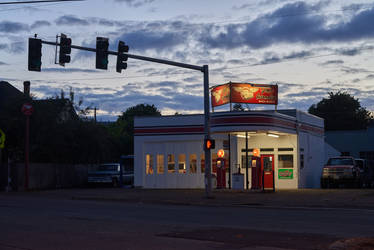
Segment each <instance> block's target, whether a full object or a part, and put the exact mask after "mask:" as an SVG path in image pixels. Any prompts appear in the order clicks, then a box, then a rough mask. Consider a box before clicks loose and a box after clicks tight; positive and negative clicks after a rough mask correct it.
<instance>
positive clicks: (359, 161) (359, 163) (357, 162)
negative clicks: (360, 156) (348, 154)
mask: <svg viewBox="0 0 374 250" xmlns="http://www.w3.org/2000/svg"><path fill="white" fill-rule="evenodd" d="M355 162H356V165H357V166H358V167H359V168H360V169H364V161H362V160H356V161H355Z"/></svg>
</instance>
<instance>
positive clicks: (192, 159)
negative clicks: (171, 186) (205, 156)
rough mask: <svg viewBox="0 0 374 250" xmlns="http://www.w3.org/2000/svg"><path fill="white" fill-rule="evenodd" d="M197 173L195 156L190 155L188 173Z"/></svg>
mask: <svg viewBox="0 0 374 250" xmlns="http://www.w3.org/2000/svg"><path fill="white" fill-rule="evenodd" d="M196 172H197V157H196V154H190V173H193V174H195V173H196Z"/></svg>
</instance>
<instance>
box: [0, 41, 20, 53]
mask: <svg viewBox="0 0 374 250" xmlns="http://www.w3.org/2000/svg"><path fill="white" fill-rule="evenodd" d="M25 49H26V46H25V43H24V42H12V43H10V44H5V43H0V50H3V51H6V52H8V53H13V54H20V53H23V52H24V51H25Z"/></svg>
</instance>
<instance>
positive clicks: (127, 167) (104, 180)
mask: <svg viewBox="0 0 374 250" xmlns="http://www.w3.org/2000/svg"><path fill="white" fill-rule="evenodd" d="M87 183H88V184H89V185H93V184H111V185H112V186H114V187H117V186H122V185H130V186H133V185H134V157H133V156H122V157H121V159H120V163H105V164H101V165H99V166H97V167H96V168H94V169H92V170H90V171H88V178H87Z"/></svg>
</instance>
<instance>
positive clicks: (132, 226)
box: [0, 195, 374, 250]
mask: <svg viewBox="0 0 374 250" xmlns="http://www.w3.org/2000/svg"><path fill="white" fill-rule="evenodd" d="M0 222H1V227H0V249H4V250H10V249H28V250H31V249H32V250H36V249H38V250H39V249H191V248H193V249H274V247H278V249H285V248H286V249H326V248H327V246H328V245H329V244H331V243H332V242H334V241H336V240H338V239H342V238H350V237H357V236H361V237H362V236H373V235H374V228H373V225H374V210H369V209H344V208H334V209H332V208H331V209H330V208H254V207H248V206H225V207H217V206H187V205H168V204H163V205H160V204H145V203H128V202H110V201H105V202H103V201H87V200H71V199H61V198H59V199H58V198H51V197H35V196H31V197H28V196H24V195H23V196H12V195H4V196H0Z"/></svg>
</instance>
